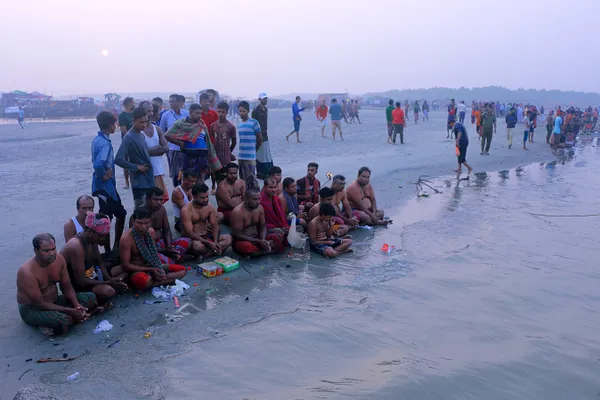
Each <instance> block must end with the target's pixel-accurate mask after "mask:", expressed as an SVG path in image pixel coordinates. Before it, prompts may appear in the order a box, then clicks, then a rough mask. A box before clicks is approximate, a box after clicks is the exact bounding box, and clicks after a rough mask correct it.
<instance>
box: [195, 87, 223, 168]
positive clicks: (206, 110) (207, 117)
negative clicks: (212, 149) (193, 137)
mask: <svg viewBox="0 0 600 400" xmlns="http://www.w3.org/2000/svg"><path fill="white" fill-rule="evenodd" d="M200 105H201V106H202V113H201V114H200V119H201V120H202V122H204V125H206V127H207V128H210V126H211V125H212V124H213V122H217V121H218V120H219V115H218V114H217V112H216V111H215V110H211V109H210V96H209V94H208V93H202V94H201V95H200ZM207 133H208V132H207ZM210 138H211V140H212V142H213V143H214V142H215V140H214V137H213V136H211V137H210ZM223 165H225V164H223Z"/></svg>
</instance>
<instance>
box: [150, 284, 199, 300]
mask: <svg viewBox="0 0 600 400" xmlns="http://www.w3.org/2000/svg"><path fill="white" fill-rule="evenodd" d="M189 288H190V285H188V284H187V283H185V282H182V281H180V280H179V279H175V284H174V285H171V286H160V287H155V288H153V289H152V296H154V297H155V298H157V299H163V300H166V301H170V300H172V299H173V297H175V296H183V295H184V294H185V291H186V290H188V289H189Z"/></svg>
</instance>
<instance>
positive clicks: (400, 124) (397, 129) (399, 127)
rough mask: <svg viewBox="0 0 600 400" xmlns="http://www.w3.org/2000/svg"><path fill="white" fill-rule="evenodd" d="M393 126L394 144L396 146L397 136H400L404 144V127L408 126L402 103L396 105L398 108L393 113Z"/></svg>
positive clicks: (401, 142)
mask: <svg viewBox="0 0 600 400" xmlns="http://www.w3.org/2000/svg"><path fill="white" fill-rule="evenodd" d="M392 125H393V126H394V137H393V139H392V143H394V144H396V135H397V134H400V144H404V127H405V126H406V121H405V120H404V110H403V109H402V105H401V104H400V102H397V103H396V108H394V111H392Z"/></svg>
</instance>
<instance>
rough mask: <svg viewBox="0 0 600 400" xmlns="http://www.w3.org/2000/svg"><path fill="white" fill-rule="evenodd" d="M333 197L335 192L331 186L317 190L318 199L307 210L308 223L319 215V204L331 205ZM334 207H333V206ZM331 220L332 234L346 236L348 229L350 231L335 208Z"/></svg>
mask: <svg viewBox="0 0 600 400" xmlns="http://www.w3.org/2000/svg"><path fill="white" fill-rule="evenodd" d="M334 197H335V192H334V191H333V189H332V188H328V187H327V186H325V187H324V188H321V190H319V199H320V201H319V202H318V203H317V204H315V205H314V207H312V208H311V209H310V211H309V212H308V221H309V223H310V221H312V220H313V219H315V218H317V217H318V216H319V215H320V212H321V208H320V206H321V204H331V205H333V198H334ZM334 208H335V207H334ZM332 221H333V232H332V234H333V235H334V236H337V237H340V236H346V234H347V233H348V231H350V227H349V226H347V225H346V224H344V220H343V219H341V218H339V217H337V210H336V215H335V216H334V217H333V219H332Z"/></svg>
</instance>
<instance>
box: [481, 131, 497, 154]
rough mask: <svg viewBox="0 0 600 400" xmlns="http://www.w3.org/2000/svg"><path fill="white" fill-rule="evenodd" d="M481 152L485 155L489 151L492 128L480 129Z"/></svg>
mask: <svg viewBox="0 0 600 400" xmlns="http://www.w3.org/2000/svg"><path fill="white" fill-rule="evenodd" d="M481 130H482V134H481V152H482V153H487V152H489V151H490V145H491V144H492V134H493V133H494V127H493V126H483V127H481Z"/></svg>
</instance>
